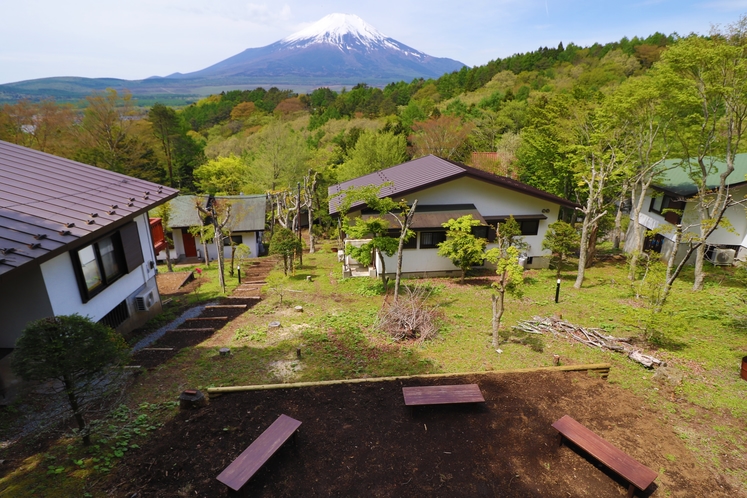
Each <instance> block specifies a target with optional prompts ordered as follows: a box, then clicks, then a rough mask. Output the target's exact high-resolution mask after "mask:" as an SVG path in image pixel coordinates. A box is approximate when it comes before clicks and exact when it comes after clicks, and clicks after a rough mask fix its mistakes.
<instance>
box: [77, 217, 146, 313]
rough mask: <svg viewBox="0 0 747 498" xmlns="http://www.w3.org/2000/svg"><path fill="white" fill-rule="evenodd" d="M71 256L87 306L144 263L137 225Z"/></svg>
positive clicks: (119, 231) (110, 235) (111, 235)
mask: <svg viewBox="0 0 747 498" xmlns="http://www.w3.org/2000/svg"><path fill="white" fill-rule="evenodd" d="M70 255H71V258H72V260H73V267H74V269H75V274H76V276H77V278H78V287H79V288H80V295H81V298H82V299H83V302H84V303H85V302H88V301H90V300H91V298H93V297H94V296H96V295H97V294H98V293H100V292H101V291H103V290H104V289H106V288H107V287H108V286H110V285H111V284H113V283H114V282H115V281H117V280H118V279H119V278H120V277H122V276H123V275H126V274H127V273H130V272H131V271H132V270H134V269H135V268H137V267H139V266H140V265H142V264H143V262H144V258H143V251H142V248H141V246H140V236H139V234H138V229H137V225H136V224H135V223H134V222H133V223H129V224H128V225H125V226H124V227H122V228H121V229H119V230H118V231H116V232H114V233H111V234H109V235H107V236H105V237H102V238H100V239H99V240H97V241H96V242H93V243H92V244H89V245H87V246H85V247H83V248H81V249H77V250H73V251H71V253H70Z"/></svg>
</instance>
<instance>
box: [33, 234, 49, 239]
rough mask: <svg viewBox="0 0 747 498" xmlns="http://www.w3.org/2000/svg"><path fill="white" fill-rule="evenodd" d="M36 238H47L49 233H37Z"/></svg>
mask: <svg viewBox="0 0 747 498" xmlns="http://www.w3.org/2000/svg"><path fill="white" fill-rule="evenodd" d="M34 238H35V239H36V240H42V239H46V238H47V234H46V233H37V234H36V235H34Z"/></svg>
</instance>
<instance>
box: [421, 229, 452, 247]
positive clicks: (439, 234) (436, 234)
mask: <svg viewBox="0 0 747 498" xmlns="http://www.w3.org/2000/svg"><path fill="white" fill-rule="evenodd" d="M424 234H432V236H433V239H434V241H433V242H432V243H430V244H427V245H423V235H424ZM418 238H419V240H420V245H419V246H418V247H419V248H420V249H437V248H438V244H440V243H441V242H445V241H446V230H428V231H422V232H419V233H418ZM436 239H440V240H436Z"/></svg>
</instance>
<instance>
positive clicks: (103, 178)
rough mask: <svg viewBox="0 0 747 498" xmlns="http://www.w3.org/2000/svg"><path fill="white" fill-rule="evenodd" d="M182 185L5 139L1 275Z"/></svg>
mask: <svg viewBox="0 0 747 498" xmlns="http://www.w3.org/2000/svg"><path fill="white" fill-rule="evenodd" d="M176 194H177V190H175V189H172V188H168V187H164V186H162V185H158V184H156V183H152V182H148V181H145V180H139V179H137V178H132V177H129V176H126V175H122V174H119V173H115V172H113V171H107V170H105V169H101V168H97V167H95V166H89V165H87V164H82V163H79V162H75V161H71V160H69V159H63V158H61V157H57V156H53V155H51V154H46V153H44V152H39V151H36V150H33V149H29V148H26V147H22V146H20V145H14V144H11V143H8V142H3V141H0V280H2V279H3V277H5V276H7V275H8V274H10V273H11V272H12V271H13V270H15V269H16V268H19V267H21V266H23V265H26V264H29V263H31V262H37V263H42V262H44V261H47V260H49V259H51V258H53V257H55V256H57V255H58V254H61V253H63V252H65V251H69V250H71V249H72V248H74V247H76V246H82V245H84V244H86V243H88V242H90V241H92V240H94V239H95V238H97V237H99V236H101V235H104V234H105V233H107V232H109V231H110V230H112V229H114V228H117V227H119V226H122V225H124V224H125V223H127V222H128V221H129V220H131V219H133V218H134V217H135V216H138V215H140V214H142V213H144V212H146V211H148V210H149V209H152V208H153V207H155V206H157V205H158V204H161V203H163V202H164V201H166V200H168V199H170V198H172V197H174V196H176Z"/></svg>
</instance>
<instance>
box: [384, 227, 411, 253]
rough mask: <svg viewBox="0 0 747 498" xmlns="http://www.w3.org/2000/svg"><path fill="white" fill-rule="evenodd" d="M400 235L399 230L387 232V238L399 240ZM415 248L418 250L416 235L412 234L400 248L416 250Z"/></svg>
mask: <svg viewBox="0 0 747 498" xmlns="http://www.w3.org/2000/svg"><path fill="white" fill-rule="evenodd" d="M400 233H402V232H400V231H399V230H389V233H387V236H389V237H393V238H395V239H397V240H399V235H400ZM417 248H418V234H417V233H413V234H412V236H411V237H410V238H409V239H407V241H406V242H405V243H404V245H403V246H402V249H417Z"/></svg>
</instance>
